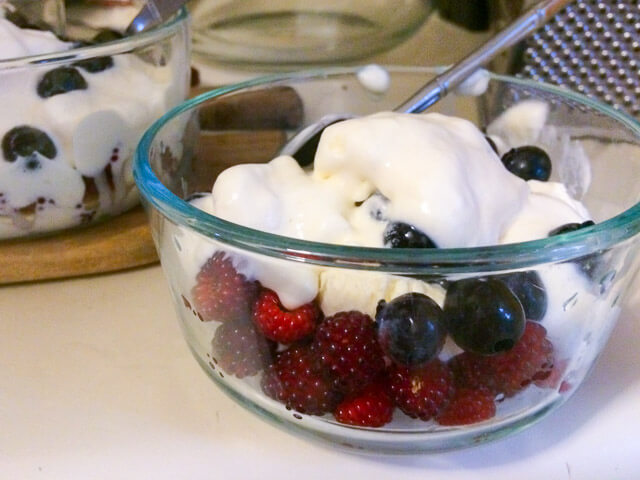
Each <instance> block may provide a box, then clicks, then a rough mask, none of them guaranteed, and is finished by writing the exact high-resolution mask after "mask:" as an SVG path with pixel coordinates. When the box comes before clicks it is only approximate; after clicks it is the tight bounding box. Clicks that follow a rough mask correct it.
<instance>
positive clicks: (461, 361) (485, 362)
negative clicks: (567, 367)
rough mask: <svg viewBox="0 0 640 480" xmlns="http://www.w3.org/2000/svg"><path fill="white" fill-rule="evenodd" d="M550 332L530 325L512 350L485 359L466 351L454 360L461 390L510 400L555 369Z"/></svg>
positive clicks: (527, 325)
mask: <svg viewBox="0 0 640 480" xmlns="http://www.w3.org/2000/svg"><path fill="white" fill-rule="evenodd" d="M546 334H547V331H546V329H545V328H544V327H543V326H542V325H540V324H539V323H536V322H531V321H529V322H527V324H526V326H525V331H524V334H523V335H522V338H520V340H519V341H518V342H517V343H516V344H515V345H514V347H513V348H512V349H511V350H508V351H506V352H503V353H499V354H497V355H491V356H484V355H478V354H475V353H470V352H463V353H461V354H459V355H456V356H455V357H453V358H452V359H451V360H450V366H451V369H452V370H453V372H454V375H455V378H456V384H457V385H458V386H459V387H468V388H473V389H475V388H486V389H488V390H489V391H490V392H491V393H492V394H494V395H496V394H499V393H503V394H504V395H505V396H507V397H510V396H513V395H515V394H516V393H518V392H519V391H520V390H522V389H523V388H524V387H526V386H527V385H529V384H530V383H531V382H532V381H535V380H538V379H542V378H544V377H545V376H548V372H550V371H551V369H552V368H553V363H554V359H553V345H552V344H551V342H550V341H549V340H548V339H547V338H546Z"/></svg>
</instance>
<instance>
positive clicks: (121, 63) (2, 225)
mask: <svg viewBox="0 0 640 480" xmlns="http://www.w3.org/2000/svg"><path fill="white" fill-rule="evenodd" d="M3 21H4V20H3ZM5 23H6V26H7V29H13V25H11V24H10V23H9V22H6V21H5ZM13 30H15V32H13V33H11V35H13V34H16V32H22V33H21V34H24V35H26V36H27V39H30V40H29V41H26V40H25V43H24V44H23V45H24V46H25V47H24V48H27V50H26V51H28V52H31V53H33V52H34V51H43V50H45V51H49V52H51V53H45V54H38V55H30V56H22V57H18V58H7V59H2V60H0V83H1V84H2V90H1V91H0V104H1V105H2V107H1V109H2V115H1V116H0V142H1V143H2V154H1V156H0V240H2V239H8V238H18V237H30V236H37V235H42V234H46V233H52V232H57V231H61V230H65V229H69V228H73V227H77V226H81V225H88V224H92V223H94V222H97V221H100V220H103V219H105V218H109V217H112V216H114V215H117V214H120V213H122V212H124V211H126V210H128V209H130V208H131V207H133V206H134V205H137V204H138V203H139V197H138V193H137V190H136V188H135V182H134V180H133V175H132V170H131V164H132V159H133V152H134V150H135V146H136V144H137V143H138V141H139V140H140V137H141V136H142V134H143V132H144V131H145V129H147V128H148V127H149V125H150V124H151V123H152V122H153V121H154V120H155V119H157V118H158V117H160V116H161V115H162V114H164V113H165V112H166V111H167V110H169V109H170V108H171V107H174V106H176V105H177V104H179V103H180V102H182V101H183V100H185V99H186V98H187V94H188V88H189V74H190V68H189V66H190V63H189V51H190V46H189V41H190V37H189V17H188V13H187V11H186V10H185V9H183V10H182V11H181V12H179V13H178V14H177V15H176V16H174V17H173V18H172V19H170V20H169V21H167V22H166V23H165V24H163V25H161V26H159V27H158V28H154V29H151V30H149V31H148V32H145V33H142V34H137V35H135V36H132V37H124V38H118V37H117V36H115V34H114V33H113V32H106V31H105V32H103V33H99V35H100V36H101V40H96V41H95V42H92V43H89V42H87V41H85V40H82V41H74V42H66V43H63V42H62V41H61V40H59V39H56V38H55V37H53V35H52V34H48V33H45V32H37V31H35V30H32V29H25V30H18V29H17V27H15V29H13ZM13 30H12V31H13ZM25 32H26V33H25ZM94 34H95V32H94ZM105 34H106V36H105ZM11 35H9V37H7V38H11ZM16 35H17V34H16ZM49 35H50V36H49ZM16 38H17V37H16ZM38 43H40V44H41V47H37V46H34V45H37V44H38ZM70 46H71V47H72V48H69V47H70ZM61 48H68V49H65V50H60V49H61ZM9 49H10V50H9V51H10V52H11V51H12V50H11V42H9ZM34 49H36V50H34ZM5 52H6V50H5Z"/></svg>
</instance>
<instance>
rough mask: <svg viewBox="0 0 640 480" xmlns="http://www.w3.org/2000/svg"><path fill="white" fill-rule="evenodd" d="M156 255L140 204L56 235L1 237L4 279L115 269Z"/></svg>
mask: <svg viewBox="0 0 640 480" xmlns="http://www.w3.org/2000/svg"><path fill="white" fill-rule="evenodd" d="M157 261H158V256H157V254H156V250H155V247H154V245H153V240H152V238H151V231H150V229H149V226H148V224H147V219H146V216H145V213H144V210H143V209H142V207H136V208H134V209H133V210H130V211H129V212H126V213H124V214H122V215H119V216H117V217H114V218H112V219H110V220H107V221H105V222H102V223H98V224H96V225H93V226H90V227H86V228H79V229H74V230H69V231H66V232H62V233H59V234H57V235H55V236H50V237H42V238H34V239H29V240H25V239H16V240H9V241H6V240H5V241H3V242H0V284H9V283H18V282H29V281H35V280H51V279H56V278H65V277H76V276H79V275H89V274H93V273H102V272H112V271H116V270H122V269H125V268H132V267H139V266H143V265H149V264H152V263H155V262H157Z"/></svg>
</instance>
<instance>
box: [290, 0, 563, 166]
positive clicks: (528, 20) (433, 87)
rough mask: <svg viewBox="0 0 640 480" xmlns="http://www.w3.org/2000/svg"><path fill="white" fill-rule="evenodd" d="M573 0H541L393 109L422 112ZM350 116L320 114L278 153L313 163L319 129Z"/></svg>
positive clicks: (305, 163)
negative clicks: (317, 119) (321, 115)
mask: <svg viewBox="0 0 640 480" xmlns="http://www.w3.org/2000/svg"><path fill="white" fill-rule="evenodd" d="M572 1H573V0H544V1H541V2H539V3H538V4H537V5H535V6H534V7H533V8H531V9H529V10H528V11H527V12H525V13H524V14H523V15H521V16H520V17H518V18H517V19H516V20H514V21H513V22H512V23H511V24H510V25H508V26H507V27H506V28H504V29H503V30H501V31H500V32H499V33H498V34H496V35H495V36H494V37H492V38H490V39H489V40H488V41H486V42H485V43H484V44H482V45H481V46H480V47H479V48H477V49H476V50H475V51H473V52H472V53H471V54H470V55H468V56H467V57H465V58H464V59H463V60H461V61H460V62H458V63H457V64H455V65H453V66H452V67H450V68H448V69H447V70H446V71H445V72H444V73H442V74H440V75H438V76H437V77H435V78H434V79H433V80H431V81H430V82H428V83H427V84H426V85H424V86H423V87H422V88H421V89H420V90H418V91H417V92H416V93H415V94H414V95H413V96H412V97H411V98H409V99H408V100H407V101H405V102H404V103H403V104H402V105H400V106H398V107H397V108H396V109H395V111H396V112H406V113H419V112H422V111H424V110H425V109H427V108H428V107H430V106H431V105H433V104H434V103H436V102H437V101H438V100H440V99H442V98H443V97H444V96H445V95H447V93H449V92H450V91H451V89H452V88H455V87H456V86H458V85H460V84H461V83H462V82H463V81H464V80H466V79H467V78H469V77H470V76H471V74H472V73H474V72H475V71H476V70H477V69H478V68H479V67H481V66H482V65H484V64H485V63H486V62H487V61H489V60H491V59H492V58H493V57H495V56H496V55H497V54H498V53H500V52H502V51H503V50H505V49H506V48H508V47H511V46H513V45H515V44H516V43H517V42H519V41H520V40H522V39H524V38H525V37H526V36H527V35H529V34H530V33H531V32H533V31H534V30H537V29H538V28H540V27H541V26H542V25H544V24H545V23H546V22H548V21H549V20H550V19H551V18H552V17H553V16H554V15H555V14H556V13H557V12H558V11H559V10H561V9H562V8H563V7H565V6H566V5H568V4H569V3H571V2H572ZM352 117H353V115H347V114H333V115H327V116H325V117H322V118H321V119H320V120H319V121H318V122H316V123H314V124H312V125H309V126H308V127H306V128H304V129H303V130H301V131H300V132H298V133H297V134H295V135H294V136H293V137H292V138H291V139H290V140H289V141H288V142H287V143H286V144H285V145H284V147H283V148H282V149H281V150H280V154H282V155H291V156H292V157H294V158H295V159H296V160H297V161H298V163H299V164H300V165H302V166H305V165H310V164H311V163H312V162H313V156H314V155H315V151H316V148H317V146H318V142H319V140H320V135H321V134H322V131H323V130H324V129H325V128H326V127H328V126H329V125H332V124H334V123H337V122H339V121H342V120H346V119H348V118H352Z"/></svg>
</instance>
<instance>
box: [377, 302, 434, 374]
mask: <svg viewBox="0 0 640 480" xmlns="http://www.w3.org/2000/svg"><path fill="white" fill-rule="evenodd" d="M376 322H377V325H378V341H379V343H380V346H381V347H382V350H383V351H384V352H385V353H386V354H387V356H388V357H389V358H390V359H391V360H393V361H394V362H396V363H399V364H401V365H407V366H416V365H421V364H424V363H426V362H428V361H429V360H431V359H433V358H435V357H436V356H437V355H438V353H440V350H442V346H443V345H444V341H445V337H446V329H445V325H444V320H443V313H442V309H441V308H440V307H439V306H438V304H437V303H436V302H434V301H433V300H432V299H431V298H429V297H427V296H426V295H423V294H421V293H407V294H404V295H401V296H399V297H397V298H394V299H393V300H391V301H390V302H388V303H387V302H385V301H384V300H381V301H380V303H379V304H378V308H377V311H376Z"/></svg>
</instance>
